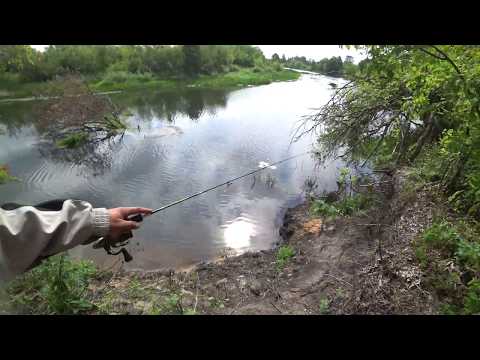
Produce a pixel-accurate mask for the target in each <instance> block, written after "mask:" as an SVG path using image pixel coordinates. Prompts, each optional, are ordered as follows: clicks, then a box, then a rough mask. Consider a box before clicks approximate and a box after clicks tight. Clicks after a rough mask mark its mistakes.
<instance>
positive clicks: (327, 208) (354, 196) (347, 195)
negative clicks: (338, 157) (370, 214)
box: [310, 168, 373, 218]
mask: <svg viewBox="0 0 480 360" xmlns="http://www.w3.org/2000/svg"><path fill="white" fill-rule="evenodd" d="M358 182H359V178H358V177H356V176H352V174H351V172H350V169H348V168H342V169H340V174H339V176H338V178H337V185H338V190H337V192H336V197H337V199H336V200H335V201H330V202H327V201H326V200H323V199H316V200H314V201H313V203H312V205H311V206H310V213H311V214H312V215H314V216H326V217H333V218H334V217H336V216H351V215H359V214H362V213H363V211H364V210H366V209H367V208H368V207H369V206H370V205H371V203H372V199H373V195H372V194H370V193H366V192H359V191H358V189H357V188H356V185H357V184H358ZM355 190H357V191H355Z"/></svg>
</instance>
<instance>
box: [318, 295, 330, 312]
mask: <svg viewBox="0 0 480 360" xmlns="http://www.w3.org/2000/svg"><path fill="white" fill-rule="evenodd" d="M329 306H330V301H329V300H328V299H326V298H322V299H320V302H319V304H318V311H319V313H320V314H322V315H326V314H328V313H329V309H328V308H329Z"/></svg>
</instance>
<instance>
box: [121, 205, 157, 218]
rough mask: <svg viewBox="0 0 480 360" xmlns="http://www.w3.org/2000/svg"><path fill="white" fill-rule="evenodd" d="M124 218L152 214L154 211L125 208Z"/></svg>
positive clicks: (123, 210)
mask: <svg viewBox="0 0 480 360" xmlns="http://www.w3.org/2000/svg"><path fill="white" fill-rule="evenodd" d="M121 212H122V215H123V216H128V215H133V214H150V213H151V212H152V209H147V208H142V207H124V208H121Z"/></svg>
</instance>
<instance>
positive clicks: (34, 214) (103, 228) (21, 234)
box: [0, 200, 110, 275]
mask: <svg viewBox="0 0 480 360" xmlns="http://www.w3.org/2000/svg"><path fill="white" fill-rule="evenodd" d="M109 226H110V222H109V214H108V211H107V210H106V209H94V208H93V207H92V205H91V204H90V203H88V202H85V201H80V200H65V201H64V202H63V203H62V202H60V203H59V205H58V208H56V209H53V210H52V209H48V210H46V209H45V208H44V207H34V206H20V207H17V208H12V207H11V206H10V207H8V206H4V207H3V208H0V272H5V273H6V274H7V275H16V274H19V273H22V272H24V271H26V270H27V269H29V268H30V267H31V266H32V264H34V263H35V262H36V261H37V260H38V259H39V258H43V257H46V256H50V255H54V254H57V253H60V252H63V251H66V250H68V249H71V248H74V247H76V246H78V245H80V244H85V243H88V242H89V241H91V239H92V238H93V237H95V238H98V237H100V236H105V235H106V234H107V233H108V231H109Z"/></svg>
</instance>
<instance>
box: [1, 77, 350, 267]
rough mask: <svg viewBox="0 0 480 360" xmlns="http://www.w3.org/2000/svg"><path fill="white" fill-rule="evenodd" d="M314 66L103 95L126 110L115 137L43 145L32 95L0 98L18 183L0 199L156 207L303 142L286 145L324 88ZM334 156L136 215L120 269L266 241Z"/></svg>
mask: <svg viewBox="0 0 480 360" xmlns="http://www.w3.org/2000/svg"><path fill="white" fill-rule="evenodd" d="M338 81H339V80H338V79H333V78H329V77H325V76H320V75H310V74H305V75H302V76H301V78H300V79H299V80H297V81H287V82H279V83H272V84H270V85H264V86H258V87H249V88H244V89H239V90H235V91H219V90H216V91H213V90H200V89H194V88H190V89H184V90H182V91H162V92H159V91H154V90H148V91H135V92H125V93H121V94H112V95H111V98H112V100H113V101H114V102H116V103H118V104H122V105H124V106H126V107H127V108H128V109H129V110H130V112H131V116H129V118H128V124H129V130H127V132H126V133H125V135H124V136H123V137H122V138H117V139H115V141H111V142H105V143H102V144H100V145H99V146H97V147H96V148H92V149H90V148H89V149H83V150H78V151H77V150H58V149H57V150H55V149H52V147H51V146H50V147H49V146H47V145H45V142H44V141H43V140H42V138H41V136H40V135H39V132H38V130H37V127H36V122H35V112H34V110H35V107H36V102H35V101H30V102H17V103H3V104H0V127H1V129H2V130H1V131H0V149H1V150H0V165H1V164H8V166H9V168H10V172H11V173H12V175H14V176H16V177H18V178H19V179H20V180H21V181H19V182H10V183H7V184H4V185H0V199H1V202H2V203H5V202H12V201H14V202H19V203H24V204H33V203H39V202H42V201H46V200H50V199H55V198H77V199H83V200H86V201H89V202H91V203H92V204H94V205H95V206H97V207H107V208H109V207H119V206H143V207H150V208H157V207H160V206H162V205H165V204H167V203H169V202H172V201H174V200H177V199H179V198H182V197H184V196H187V195H189V194H191V193H194V192H197V191H200V190H202V189H204V188H207V187H210V186H213V185H215V184H217V183H221V182H224V181H226V180H228V179H229V178H232V177H236V176H238V175H241V174H243V173H246V172H248V171H250V170H254V169H256V168H258V166H259V165H260V164H261V162H270V163H271V162H275V161H278V160H281V159H284V158H286V157H289V156H292V155H295V154H298V153H302V152H304V151H306V150H310V146H311V143H312V141H313V139H312V138H310V137H305V138H303V139H302V140H301V141H299V142H297V143H293V144H290V140H291V135H292V132H293V130H294V129H295V127H296V125H297V124H298V121H299V120H300V119H301V117H302V116H304V115H307V114H310V113H312V109H313V108H318V107H319V106H321V105H322V104H324V103H325V102H326V101H327V100H328V99H329V97H330V96H331V92H332V89H331V87H330V86H329V83H331V82H338ZM340 167H341V164H340V163H339V162H337V161H335V162H333V161H332V162H329V163H326V164H325V166H322V167H315V162H314V160H313V159H312V158H311V157H310V155H306V156H303V157H299V158H296V159H294V160H292V161H290V162H286V163H282V164H280V165H278V167H277V168H275V169H268V170H265V171H263V172H261V173H259V174H257V175H256V176H255V178H254V177H253V176H250V177H247V178H244V179H241V180H239V181H237V182H235V183H233V184H231V185H230V186H228V187H223V188H220V189H217V190H214V191H211V192H209V193H206V194H204V195H201V196H199V197H196V198H194V199H192V200H190V201H188V202H185V203H182V204H180V205H178V206H175V207H172V208H169V209H167V210H165V211H164V212H161V213H158V214H156V215H154V216H152V217H148V218H146V219H145V221H144V222H143V223H142V226H141V228H140V229H139V230H137V231H136V232H135V233H134V235H135V236H134V238H133V239H131V241H130V244H129V245H128V249H129V251H130V252H131V254H132V256H133V257H134V259H133V261H132V262H130V263H128V264H126V268H127V269H131V270H146V271H148V270H157V269H164V268H184V267H188V266H190V265H192V264H195V263H197V262H201V261H208V260H211V259H214V258H216V257H217V256H219V254H221V253H222V252H223V251H225V250H226V249H228V250H229V251H234V252H236V253H241V252H244V251H248V250H262V249H268V248H270V247H271V246H272V245H273V244H275V243H276V242H277V241H278V240H279V235H278V229H279V226H280V225H281V220H282V215H283V212H284V211H285V209H286V208H287V207H288V206H292V205H295V204H296V203H298V202H300V201H301V200H302V196H303V187H304V184H305V180H307V179H308V178H315V179H316V180H317V184H318V190H320V191H321V190H327V191H331V190H333V189H335V187H336V183H335V178H336V175H337V174H338V170H339V168H340ZM71 254H72V255H73V256H75V257H81V258H87V259H91V260H93V261H94V262H95V263H96V264H98V265H99V266H100V267H107V266H110V265H111V264H112V263H113V262H114V261H116V260H118V258H116V257H112V256H108V255H106V254H105V252H104V250H103V249H101V250H94V249H92V248H91V246H81V247H78V248H76V249H75V250H73V251H71Z"/></svg>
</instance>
